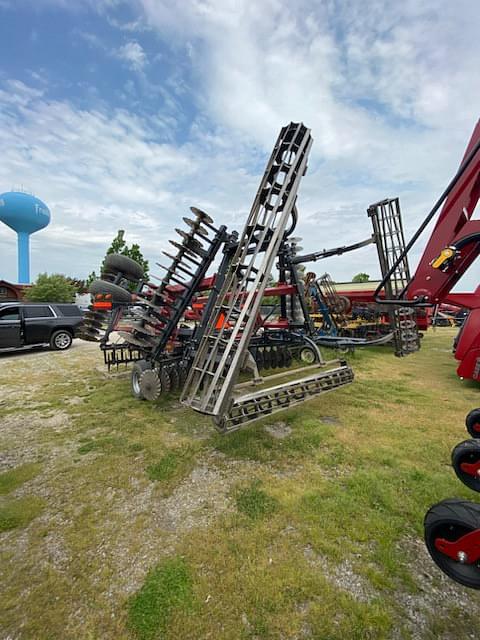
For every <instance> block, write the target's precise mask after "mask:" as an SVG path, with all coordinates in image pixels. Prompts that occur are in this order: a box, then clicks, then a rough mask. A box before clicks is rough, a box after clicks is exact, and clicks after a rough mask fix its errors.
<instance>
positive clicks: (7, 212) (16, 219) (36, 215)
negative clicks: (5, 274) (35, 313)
mask: <svg viewBox="0 0 480 640" xmlns="http://www.w3.org/2000/svg"><path fill="white" fill-rule="evenodd" d="M0 221H1V222H4V223H5V224H6V225H8V226H9V227H10V229H13V230H14V231H16V232H17V237H18V282H19V284H29V282H30V235H31V234H32V233H35V231H40V229H43V228H44V227H46V226H47V225H48V223H49V222H50V210H49V209H48V207H47V205H46V204H45V203H44V202H42V201H41V200H39V199H38V198H36V197H35V196H32V195H30V194H29V193H23V192H22V191H10V192H8V193H2V194H1V195H0Z"/></svg>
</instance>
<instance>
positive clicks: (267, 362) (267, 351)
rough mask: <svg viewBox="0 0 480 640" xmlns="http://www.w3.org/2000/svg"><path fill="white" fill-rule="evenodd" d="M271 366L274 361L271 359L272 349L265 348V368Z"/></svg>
mask: <svg viewBox="0 0 480 640" xmlns="http://www.w3.org/2000/svg"><path fill="white" fill-rule="evenodd" d="M271 366H272V361H271V359H270V349H268V348H265V349H264V350H263V368H264V369H270V367H271Z"/></svg>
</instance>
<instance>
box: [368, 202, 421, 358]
mask: <svg viewBox="0 0 480 640" xmlns="http://www.w3.org/2000/svg"><path fill="white" fill-rule="evenodd" d="M367 213H368V216H369V217H370V218H371V220H372V225H373V233H374V239H375V244H376V246H377V252H378V259H379V262H380V269H381V272H382V278H385V276H386V275H387V274H388V273H389V271H390V270H391V268H392V267H393V265H394V264H396V262H397V261H398V260H399V258H401V256H403V258H402V259H401V260H399V264H398V265H397V266H396V268H395V270H394V271H393V273H392V274H391V276H390V277H389V278H388V280H387V281H386V282H385V287H384V288H385V298H386V299H388V300H392V299H394V298H398V297H399V295H400V294H402V292H403V291H404V289H405V287H406V286H407V284H408V283H409V282H410V267H409V264H408V258H407V256H406V255H405V236H404V233H403V225H402V216H401V211H400V202H399V199H398V198H388V199H385V200H381V201H380V202H377V203H375V204H372V205H370V207H369V208H368V210H367ZM389 319H390V326H391V328H392V331H393V333H394V344H395V355H397V356H405V355H408V354H409V353H414V352H415V351H418V350H419V349H420V336H419V333H418V327H417V322H416V317H415V310H414V309H412V308H411V307H402V306H401V305H400V304H399V305H398V307H397V306H396V305H392V306H390V307H389Z"/></svg>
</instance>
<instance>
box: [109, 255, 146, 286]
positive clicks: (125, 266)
mask: <svg viewBox="0 0 480 640" xmlns="http://www.w3.org/2000/svg"><path fill="white" fill-rule="evenodd" d="M104 268H105V271H110V272H113V273H123V274H124V276H125V277H126V278H128V279H129V280H134V281H135V280H141V279H142V278H143V276H144V273H143V267H142V266H141V265H140V264H138V262H137V261H136V260H132V259H131V258H129V257H128V256H122V255H120V254H119V253H109V254H108V256H107V257H106V258H105V263H104Z"/></svg>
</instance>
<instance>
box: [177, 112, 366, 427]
mask: <svg viewBox="0 0 480 640" xmlns="http://www.w3.org/2000/svg"><path fill="white" fill-rule="evenodd" d="M311 144H312V139H311V136H310V130H309V129H307V128H306V127H305V126H304V125H303V124H294V123H291V124H290V125H288V126H287V127H284V128H283V129H282V130H281V132H280V136H279V138H278V140H277V142H276V144H275V147H274V150H273V153H272V156H271V158H270V161H269V163H268V165H267V168H266V171H265V174H264V176H263V179H262V181H261V183H260V187H259V189H258V192H257V195H256V198H255V201H254V203H253V206H252V209H251V211H250V215H249V218H248V220H247V224H246V226H245V228H244V230H243V233H242V234H241V235H240V237H239V241H238V245H237V249H236V251H235V253H234V255H233V256H232V259H231V261H230V264H229V268H228V271H227V274H226V276H225V280H224V283H223V285H222V288H221V291H220V292H219V295H218V298H217V300H216V302H215V305H214V308H213V310H212V315H211V319H210V321H209V324H208V326H207V327H206V329H205V332H204V334H203V336H202V338H201V341H200V344H199V348H198V351H197V354H196V357H195V360H194V362H193V365H192V367H191V370H190V373H189V376H188V378H187V381H186V383H185V386H184V390H183V394H182V397H181V401H182V402H183V404H185V405H187V406H190V407H191V408H193V409H195V410H197V411H199V412H201V413H206V414H210V415H212V416H213V417H214V421H215V424H216V426H217V428H218V429H219V430H220V431H222V432H227V431H232V430H234V429H238V428H239V427H240V426H242V425H244V424H245V423H250V422H252V421H254V420H258V419H260V418H262V417H264V416H265V415H267V414H272V413H275V412H277V411H280V410H283V409H286V408H288V407H290V406H294V405H296V404H299V403H300V402H303V401H304V400H307V399H309V398H311V397H315V396H316V395H318V394H319V393H321V392H324V391H328V390H331V389H333V388H336V387H338V386H341V385H343V384H346V383H347V382H351V381H352V379H353V372H352V370H351V369H350V368H349V367H348V366H347V365H345V364H344V363H341V366H339V367H337V368H336V369H335V370H333V371H322V372H321V373H320V374H319V373H318V367H319V366H324V365H326V364H329V363H324V362H323V361H322V359H321V357H320V355H319V354H318V361H319V363H320V364H316V365H313V367H306V368H303V369H302V371H304V370H305V369H309V370H310V369H317V372H316V373H312V374H311V375H309V376H308V377H307V378H302V379H300V380H298V379H297V380H293V381H292V380H290V381H289V382H287V383H283V384H280V385H277V386H276V387H273V388H269V389H262V390H260V391H256V392H255V393H253V394H247V395H243V396H236V397H235V391H238V389H239V387H242V386H244V385H243V384H242V385H237V386H236V387H235V385H236V382H237V379H238V374H239V372H240V369H241V368H242V367H243V366H244V365H245V362H246V360H247V359H248V353H247V352H248V346H249V342H250V338H251V337H252V335H253V333H254V331H255V323H256V319H257V315H258V312H259V309H260V305H261V302H262V295H263V293H264V291H265V288H266V285H267V279H268V276H269V274H270V272H271V269H272V267H273V263H274V260H275V258H276V257H277V255H278V251H279V248H280V245H281V243H282V241H283V237H284V234H285V230H286V225H287V222H288V219H289V216H290V215H291V213H292V210H293V207H294V205H295V200H296V194H297V190H298V186H299V183H300V180H301V178H302V176H303V175H304V173H305V171H306V167H307V158H308V154H309V151H310V148H311ZM314 348H315V349H316V347H315V345H314ZM335 363H337V364H338V361H335ZM289 373H290V375H292V374H294V372H289ZM284 375H285V374H284V373H283V374H278V375H277V376H269V378H268V379H269V380H271V379H272V378H274V377H278V376H284ZM257 381H258V380H257ZM249 384H250V383H249Z"/></svg>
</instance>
